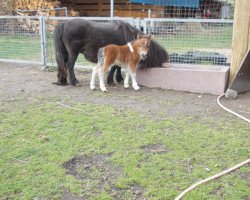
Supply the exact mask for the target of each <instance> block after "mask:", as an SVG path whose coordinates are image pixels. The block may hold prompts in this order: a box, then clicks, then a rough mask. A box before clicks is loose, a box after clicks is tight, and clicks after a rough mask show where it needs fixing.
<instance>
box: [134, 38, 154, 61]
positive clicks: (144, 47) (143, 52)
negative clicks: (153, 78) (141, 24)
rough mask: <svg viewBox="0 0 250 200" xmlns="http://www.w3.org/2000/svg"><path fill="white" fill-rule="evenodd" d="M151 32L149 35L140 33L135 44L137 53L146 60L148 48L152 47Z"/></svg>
mask: <svg viewBox="0 0 250 200" xmlns="http://www.w3.org/2000/svg"><path fill="white" fill-rule="evenodd" d="M150 40H151V34H150V35H149V36H142V35H141V33H138V35H137V40H135V45H136V47H137V48H136V49H137V53H138V54H139V55H140V58H141V59H142V60H146V58H147V54H148V50H149V47H150Z"/></svg>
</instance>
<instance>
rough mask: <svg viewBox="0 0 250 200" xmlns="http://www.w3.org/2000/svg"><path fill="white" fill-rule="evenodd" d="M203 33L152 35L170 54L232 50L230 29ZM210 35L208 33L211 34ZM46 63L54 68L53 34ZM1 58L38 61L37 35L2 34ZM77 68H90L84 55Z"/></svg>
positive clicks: (39, 50)
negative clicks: (86, 66) (81, 66)
mask: <svg viewBox="0 0 250 200" xmlns="http://www.w3.org/2000/svg"><path fill="white" fill-rule="evenodd" d="M207 29H208V28H207ZM204 30H205V33H202V32H197V33H196V32H191V33H189V32H186V33H185V34H184V35H167V36H164V37H162V36H160V37H159V36H157V35H156V36H154V38H155V40H156V41H158V42H159V43H160V44H161V45H162V46H163V47H165V49H166V50H167V51H168V52H169V53H173V52H177V53H180V52H186V51H191V50H201V51H202V50H207V49H213V50H219V49H231V41H232V27H230V26H229V27H227V26H226V27H217V28H216V27H213V30H212V32H211V29H208V30H206V28H205V29H204ZM209 31H210V32H211V33H210V32H209ZM47 40H48V47H47V48H48V62H49V63H52V64H53V65H55V51H54V44H53V38H52V35H48V38H47ZM0 46H1V49H0V58H5V59H22V60H36V61H40V59H41V47H40V38H39V35H18V34H16V35H4V36H1V37H0ZM77 64H80V65H88V66H91V65H93V64H92V63H90V62H88V61H87V60H86V59H85V58H84V56H82V55H80V56H79V57H78V60H77Z"/></svg>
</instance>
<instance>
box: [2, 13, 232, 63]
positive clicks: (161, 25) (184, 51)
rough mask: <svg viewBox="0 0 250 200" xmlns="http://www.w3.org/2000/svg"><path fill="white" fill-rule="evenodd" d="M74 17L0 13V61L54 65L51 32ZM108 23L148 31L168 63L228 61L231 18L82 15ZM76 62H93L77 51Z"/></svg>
mask: <svg viewBox="0 0 250 200" xmlns="http://www.w3.org/2000/svg"><path fill="white" fill-rule="evenodd" d="M74 18H75V17H44V16H40V17H39V16H0V61H4V62H16V63H34V64H39V65H43V66H44V67H47V66H56V61H55V51H54V39H53V32H54V29H55V27H56V25H58V24H59V23H63V22H65V21H67V20H71V19H74ZM82 19H87V20H93V21H98V22H100V23H104V24H105V23H108V22H111V21H113V20H123V21H126V22H128V23H130V24H131V25H133V26H135V27H137V28H138V29H141V30H142V31H143V32H144V33H145V34H148V33H152V34H153V37H154V40H156V41H157V42H158V43H159V44H161V45H162V46H163V47H164V48H165V49H166V50H167V51H168V52H169V54H170V62H172V63H193V64H204V65H230V59H231V43H232V32H233V31H232V30H233V20H229V19H176V18H144V19H139V18H127V17H126V18H117V17H115V18H110V17H82ZM76 66H78V67H82V66H93V63H90V62H88V61H87V60H85V59H84V56H83V55H79V57H78V60H77V63H76Z"/></svg>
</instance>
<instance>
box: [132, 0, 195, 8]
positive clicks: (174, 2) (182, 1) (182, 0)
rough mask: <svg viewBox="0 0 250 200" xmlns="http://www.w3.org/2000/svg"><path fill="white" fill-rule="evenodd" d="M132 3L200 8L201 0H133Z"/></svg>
mask: <svg viewBox="0 0 250 200" xmlns="http://www.w3.org/2000/svg"><path fill="white" fill-rule="evenodd" d="M131 2H132V3H144V4H154V5H161V6H176V7H188V8H199V0H131Z"/></svg>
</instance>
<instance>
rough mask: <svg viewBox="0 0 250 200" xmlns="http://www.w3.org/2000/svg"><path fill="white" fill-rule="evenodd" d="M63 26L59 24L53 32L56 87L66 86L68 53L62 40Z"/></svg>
mask: <svg viewBox="0 0 250 200" xmlns="http://www.w3.org/2000/svg"><path fill="white" fill-rule="evenodd" d="M63 28H64V24H59V25H57V26H56V28H55V31H54V43H55V51H56V62H57V70H58V73H57V78H58V82H57V84H58V85H66V84H67V75H68V71H67V65H66V62H67V60H68V52H67V49H66V47H65V45H64V43H63V40H62V34H63Z"/></svg>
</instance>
